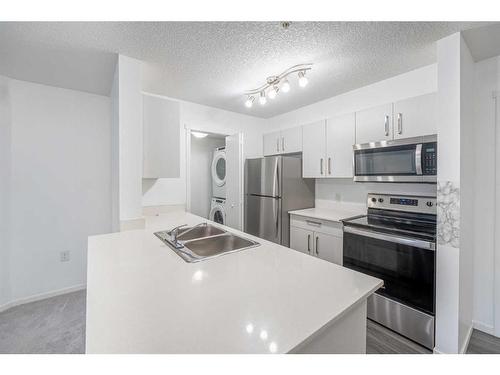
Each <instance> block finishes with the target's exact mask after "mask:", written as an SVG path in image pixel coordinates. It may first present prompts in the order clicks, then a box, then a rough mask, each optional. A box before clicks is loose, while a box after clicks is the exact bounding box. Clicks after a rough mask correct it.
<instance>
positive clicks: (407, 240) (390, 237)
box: [344, 226, 436, 250]
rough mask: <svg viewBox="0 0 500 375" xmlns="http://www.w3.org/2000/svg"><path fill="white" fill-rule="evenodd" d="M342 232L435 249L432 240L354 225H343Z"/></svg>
mask: <svg viewBox="0 0 500 375" xmlns="http://www.w3.org/2000/svg"><path fill="white" fill-rule="evenodd" d="M344 232H346V233H352V234H357V235H360V236H365V237H370V238H375V239H377V240H382V241H389V242H394V243H398V244H401V245H407V246H413V247H418V248H420V249H425V250H436V244H435V243H434V242H431V241H425V240H419V239H416V238H411V237H405V236H399V235H394V234H388V233H381V232H375V231H372V230H369V229H360V228H354V227H350V226H344Z"/></svg>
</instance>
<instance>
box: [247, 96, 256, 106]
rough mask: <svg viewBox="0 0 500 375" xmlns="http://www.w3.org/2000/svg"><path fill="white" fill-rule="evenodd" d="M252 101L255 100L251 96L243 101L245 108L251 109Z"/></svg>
mask: <svg viewBox="0 0 500 375" xmlns="http://www.w3.org/2000/svg"><path fill="white" fill-rule="evenodd" d="M254 100H255V98H254V97H253V96H249V97H248V99H247V100H246V101H245V107H247V108H252V106H253V101H254Z"/></svg>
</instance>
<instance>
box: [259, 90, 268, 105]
mask: <svg viewBox="0 0 500 375" xmlns="http://www.w3.org/2000/svg"><path fill="white" fill-rule="evenodd" d="M259 103H260V104H261V105H264V104H266V103H267V99H266V93H265V92H264V91H261V92H260V96H259Z"/></svg>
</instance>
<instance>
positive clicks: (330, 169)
mask: <svg viewBox="0 0 500 375" xmlns="http://www.w3.org/2000/svg"><path fill="white" fill-rule="evenodd" d="M328 174H332V158H328Z"/></svg>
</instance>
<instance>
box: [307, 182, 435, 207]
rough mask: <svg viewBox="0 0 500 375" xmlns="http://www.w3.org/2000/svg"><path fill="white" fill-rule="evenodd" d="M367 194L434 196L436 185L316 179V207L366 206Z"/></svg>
mask: <svg viewBox="0 0 500 375" xmlns="http://www.w3.org/2000/svg"><path fill="white" fill-rule="evenodd" d="M368 193H381V194H406V195H408V194H409V195H424V196H425V195H427V196H436V185H433V184H394V183H391V184H375V183H355V182H353V181H352V179H347V178H333V179H331V178H328V179H316V206H317V207H325V208H326V207H328V205H330V204H331V203H332V202H333V203H337V202H342V203H359V204H363V205H366V195H367V194H368Z"/></svg>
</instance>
